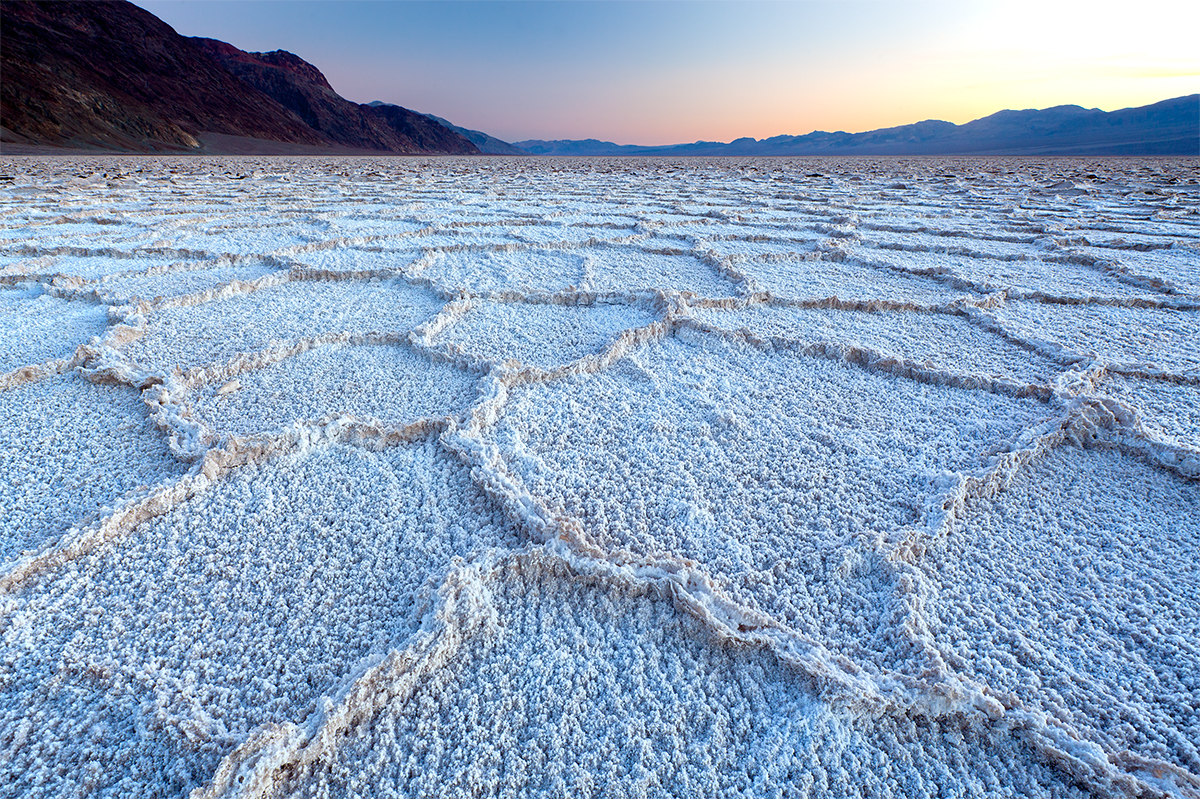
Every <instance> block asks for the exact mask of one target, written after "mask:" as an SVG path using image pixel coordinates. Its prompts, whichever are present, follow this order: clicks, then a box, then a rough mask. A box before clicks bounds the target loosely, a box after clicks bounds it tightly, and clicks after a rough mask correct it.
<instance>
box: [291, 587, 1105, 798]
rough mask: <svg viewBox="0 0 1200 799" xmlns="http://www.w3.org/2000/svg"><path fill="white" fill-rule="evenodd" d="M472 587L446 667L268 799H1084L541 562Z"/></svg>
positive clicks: (1056, 779) (991, 751)
mask: <svg viewBox="0 0 1200 799" xmlns="http://www.w3.org/2000/svg"><path fill="white" fill-rule="evenodd" d="M483 587H484V590H486V592H487V598H488V600H489V601H490V603H491V604H492V605H493V607H490V608H489V609H488V610H489V611H490V613H491V614H494V615H492V616H491V618H489V619H487V620H486V621H485V622H483V623H481V625H480V627H479V628H477V629H476V630H474V631H472V634H470V635H469V636H468V637H467V638H466V640H464V641H463V642H462V643H461V644H460V647H459V649H458V650H457V651H456V652H455V653H454V655H453V657H451V658H450V659H449V660H448V662H447V664H446V666H445V667H444V668H442V669H440V670H438V671H437V672H435V673H433V674H431V675H430V676H429V678H428V679H426V680H423V681H421V682H420V683H418V684H416V685H415V686H414V687H413V689H412V690H411V691H410V692H405V693H403V694H401V695H400V696H397V697H396V698H395V699H394V700H393V701H392V702H391V703H390V704H389V706H387V707H385V708H384V709H383V710H382V712H381V713H380V714H379V715H378V716H376V717H373V718H372V719H371V720H370V721H369V722H367V723H363V724H361V725H358V726H355V727H351V728H348V729H347V730H346V732H345V734H344V735H340V736H338V738H339V740H338V741H337V746H336V749H334V750H333V751H332V752H329V753H328V754H327V755H326V756H325V757H323V758H322V759H321V760H319V761H316V762H314V763H311V764H308V765H306V766H305V767H304V768H302V769H299V770H296V771H294V772H292V773H291V774H290V775H289V776H288V777H287V778H285V779H284V780H283V782H282V785H280V786H279V790H278V793H277V795H281V796H300V797H332V796H355V797H359V796H362V797H366V796H388V797H401V796H405V797H418V796H444V795H446V794H461V795H468V796H469V795H489V796H490V795H499V796H505V795H543V796H581V795H596V796H645V797H649V796H684V795H686V796H705V797H708V796H711V797H717V796H731V795H751V796H754V795H760V794H767V795H776V796H788V797H807V796H848V795H859V794H861V795H869V796H881V797H888V796H896V797H901V796H903V797H941V796H971V795H982V794H988V793H994V792H996V789H997V788H1000V787H1001V786H1004V788H1003V789H1002V790H1007V791H1011V792H1013V793H1019V794H1021V795H1023V796H1062V797H1068V796H1081V795H1083V793H1082V792H1081V791H1079V789H1078V788H1076V787H1075V786H1073V785H1071V784H1070V782H1069V781H1068V780H1065V779H1063V777H1062V775H1060V774H1056V773H1055V772H1054V771H1053V770H1052V769H1050V768H1049V767H1047V766H1046V765H1045V764H1042V763H1039V762H1038V761H1037V758H1036V756H1034V755H1033V754H1032V753H1031V752H1030V751H1029V750H1028V748H1027V747H1026V746H1024V745H1022V743H1021V742H1019V741H1017V740H1013V739H1012V738H1010V737H1008V736H1006V735H1005V734H1003V733H995V732H990V731H985V730H980V729H975V728H972V727H971V726H970V725H965V724H963V723H961V722H958V721H949V722H933V723H930V722H927V721H914V720H911V719H894V718H882V719H869V718H861V717H855V716H854V715H852V714H846V713H844V712H842V711H841V710H839V709H838V708H836V707H833V706H830V705H829V704H827V703H825V702H823V701H821V700H819V699H817V698H816V697H814V696H812V695H811V694H810V693H809V692H808V691H807V690H806V689H805V687H804V675H802V674H798V673H796V672H795V671H793V670H791V669H789V668H787V667H784V666H781V665H780V663H779V662H778V661H776V660H775V658H773V657H771V656H769V655H765V654H764V653H762V652H761V651H755V650H754V649H732V650H731V649H728V648H726V647H723V646H721V645H720V644H719V643H717V642H715V641H713V640H711V638H710V637H709V635H708V634H707V633H706V631H705V630H704V629H703V628H702V627H701V626H700V625H699V624H697V623H696V622H695V621H694V620H692V619H689V618H686V617H681V616H680V615H679V614H678V613H677V612H676V611H675V610H674V609H673V608H672V607H671V604H670V603H669V602H665V601H663V600H662V599H658V598H655V597H653V596H646V595H641V596H638V595H634V596H630V595H628V594H625V593H622V592H619V591H613V590H611V589H609V590H605V589H604V588H601V587H597V586H595V585H589V584H587V583H584V582H581V581H579V580H578V579H577V578H576V579H572V578H571V575H570V574H569V573H567V572H565V571H563V570H560V571H558V572H555V571H554V570H552V568H548V567H547V566H546V565H544V564H539V563H534V564H519V563H515V564H513V565H511V566H507V568H502V569H498V570H497V573H496V574H495V575H494V576H493V577H492V578H491V579H489V580H488V581H487V582H486V583H485V584H484V586H483ZM618 786H619V787H618Z"/></svg>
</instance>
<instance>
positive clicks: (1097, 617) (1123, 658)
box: [922, 447, 1200, 774]
mask: <svg viewBox="0 0 1200 799" xmlns="http://www.w3.org/2000/svg"><path fill="white" fill-rule="evenodd" d="M922 569H924V570H926V571H928V573H929V574H930V578H931V579H932V580H933V582H934V584H935V585H936V587H937V589H936V590H937V598H936V602H934V603H933V605H932V606H931V609H932V610H933V615H934V618H935V621H934V622H933V623H932V624H931V629H930V635H931V636H932V637H933V639H934V640H935V641H936V642H937V646H938V647H939V648H940V649H941V650H942V651H943V652H944V654H945V656H946V658H947V661H948V662H949V663H950V665H951V666H952V667H953V668H955V669H956V670H960V671H962V672H964V673H966V674H970V675H971V676H972V677H974V678H976V679H979V680H981V681H983V682H986V683H987V684H988V685H990V686H991V687H992V688H993V690H995V691H997V692H1006V693H1011V694H1012V695H1013V696H1015V697H1016V698H1017V700H1019V701H1020V702H1021V703H1022V704H1024V705H1025V706H1026V707H1031V708H1037V709H1039V710H1041V711H1043V712H1046V713H1048V714H1049V715H1050V716H1052V717H1055V718H1059V719H1062V720H1063V721H1065V722H1067V723H1070V724H1072V725H1073V726H1075V727H1076V728H1078V729H1080V730H1081V731H1084V732H1085V733H1086V734H1087V735H1088V737H1090V738H1092V739H1093V740H1099V741H1101V742H1102V744H1103V746H1104V747H1105V749H1106V750H1108V751H1110V752H1114V753H1116V752H1122V751H1125V750H1131V751H1133V752H1134V753H1136V754H1139V755H1142V756H1145V757H1152V758H1156V759H1160V760H1165V761H1167V762H1170V763H1173V764H1175V765H1177V766H1180V767H1182V768H1183V769H1186V770H1187V771H1190V772H1191V773H1193V774H1196V773H1200V750H1198V748H1197V744H1198V742H1200V681H1197V679H1196V677H1197V674H1198V672H1197V670H1196V665H1197V664H1198V663H1200V615H1197V614H1196V613H1195V609H1196V607H1197V603H1198V602H1200V487H1198V486H1197V484H1196V482H1195V481H1187V480H1182V479H1181V478H1179V477H1178V476H1176V475H1172V474H1169V473H1165V472H1162V471H1159V470H1155V469H1153V468H1151V467H1149V466H1147V465H1146V464H1144V463H1141V462H1139V461H1137V460H1135V459H1132V458H1129V457H1126V456H1121V455H1116V454H1114V453H1111V452H1104V451H1100V450H1089V451H1085V450H1082V449H1078V448H1074V447H1070V448H1063V449H1060V450H1057V451H1055V452H1054V453H1052V454H1051V455H1049V456H1047V457H1046V458H1045V459H1044V460H1043V461H1041V462H1040V463H1038V464H1037V465H1036V466H1034V467H1033V468H1031V469H1029V470H1028V471H1027V472H1025V473H1023V474H1021V475H1019V476H1018V477H1016V478H1015V479H1014V480H1013V482H1012V484H1011V485H1010V486H1009V487H1008V490H1007V491H1005V492H1004V493H1003V494H1000V495H998V496H996V497H994V498H992V499H990V500H977V501H972V502H970V503H968V507H967V512H966V514H965V518H964V521H963V523H961V524H958V525H955V527H954V529H952V530H951V532H950V533H949V535H948V536H947V537H946V539H945V542H944V545H943V546H942V547H940V548H938V549H936V550H934V551H932V552H931V553H930V555H929V557H928V559H927V560H926V561H925V562H924V563H923V564H922Z"/></svg>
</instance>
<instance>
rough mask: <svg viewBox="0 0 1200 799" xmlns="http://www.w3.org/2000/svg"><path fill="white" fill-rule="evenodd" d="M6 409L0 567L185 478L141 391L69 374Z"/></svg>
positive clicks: (0, 401) (25, 392)
mask: <svg viewBox="0 0 1200 799" xmlns="http://www.w3.org/2000/svg"><path fill="white" fill-rule="evenodd" d="M0 406H2V407H3V408H4V418H5V423H4V425H3V426H2V427H0V475H4V477H3V479H0V507H3V508H4V513H3V514H2V515H0V562H3V563H10V562H11V561H13V560H14V559H15V558H16V557H17V556H19V555H20V554H21V553H22V552H23V551H33V550H36V549H38V548H40V547H41V546H43V545H45V544H47V543H49V542H51V541H53V540H55V539H57V538H58V537H59V536H61V535H62V534H63V533H65V532H66V531H67V530H68V529H70V528H71V526H73V525H77V524H86V523H89V522H94V521H95V520H96V518H97V516H98V514H100V513H101V511H102V508H104V507H105V506H109V505H113V504H115V503H116V502H117V501H118V500H120V499H122V498H123V497H125V496H127V495H129V494H130V493H131V492H136V491H137V489H139V488H148V487H151V486H154V485H155V484H157V483H160V482H162V481H163V480H167V479H170V478H174V477H178V476H179V475H181V474H182V473H183V472H184V471H186V467H185V466H184V465H183V464H180V463H179V462H178V461H176V460H175V459H174V458H172V457H171V454H170V452H169V451H168V450H167V444H166V440H165V439H164V438H163V436H162V434H161V433H160V431H159V430H157V429H156V428H155V426H154V424H153V423H152V422H151V421H150V414H149V412H148V410H147V408H146V405H145V403H143V402H142V399H141V396H140V392H139V391H137V389H133V388H129V387H127V386H96V385H92V384H90V383H87V382H85V381H83V380H81V379H80V378H79V377H78V376H76V375H64V376H62V377H53V378H48V379H46V380H43V381H40V382H32V383H26V384H24V385H20V386H17V387H16V388H13V389H11V390H9V391H4V392H0Z"/></svg>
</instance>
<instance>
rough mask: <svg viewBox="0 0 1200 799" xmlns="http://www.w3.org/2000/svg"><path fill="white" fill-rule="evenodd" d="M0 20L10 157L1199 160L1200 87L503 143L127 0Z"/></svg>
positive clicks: (0, 8) (7, 0) (1, 141)
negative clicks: (349, 91)
mask: <svg viewBox="0 0 1200 799" xmlns="http://www.w3.org/2000/svg"><path fill="white" fill-rule="evenodd" d="M0 17H2V19H0V36H2V37H3V38H2V41H0V146H2V147H3V150H4V151H5V152H9V153H19V152H37V151H48V152H54V151H77V152H139V153H207V154H250V153H256V154H276V153H277V154H323V153H344V154H353V153H361V154H369V153H395V154H414V153H436V154H456V155H474V154H480V153H483V154H495V155H570V156H580V155H596V156H609V155H669V156H688V155H703V156H724V155H729V156H771V155H790V156H808V155H812V156H819V155H1191V156H1195V155H1200V94H1192V95H1188V96H1186V97H1178V98H1174V99H1171V100H1164V101H1162V102H1159V103H1155V104H1153V105H1148V106H1143V107H1140V108H1126V109H1122V110H1119V111H1111V112H1105V111H1101V110H1099V109H1095V108H1093V109H1085V108H1082V107H1080V106H1075V105H1063V106H1056V107H1054V108H1047V109H1044V110H1032V109H1031V110H1024V111H1000V112H998V113H996V114H992V115H991V116H987V117H984V118H982V119H977V120H975V121H973V122H968V123H966V124H964V125H955V124H953V123H950V122H943V121H939V120H926V121H924V122H917V123H915V124H911V125H902V126H899V127H893V128H884V129H881V130H873V131H868V132H865V133H845V132H840V131H839V132H836V133H827V132H824V131H817V132H814V133H809V134H806V135H803V136H774V137H771V138H768V139H753V138H741V139H736V140H734V141H732V142H728V143H723V142H707V141H698V142H694V143H691V144H677V145H667V146H653V147H647V146H638V145H619V144H614V143H612V142H603V141H597V140H596V139H586V140H568V141H563V140H558V141H544V140H529V141H520V142H515V143H508V142H505V141H501V140H500V139H498V138H496V137H494V136H490V135H488V134H487V133H484V132H482V131H477V130H470V129H468V128H463V127H459V126H457V125H454V124H452V123H450V122H448V121H447V120H445V119H442V118H441V117H437V116H434V115H432V114H422V113H418V112H416V111H412V110H409V109H407V108H403V107H401V106H398V105H392V104H390V103H384V102H381V101H378V100H377V101H375V102H372V103H367V104H360V103H354V102H351V101H350V100H347V99H345V98H343V97H341V96H340V95H339V94H338V93H337V92H336V91H335V90H334V89H333V87H332V86H331V85H330V84H329V81H328V80H326V78H325V76H324V75H323V74H322V73H321V71H320V70H319V69H318V68H317V67H315V66H313V65H312V64H310V63H308V62H307V61H305V60H303V59H302V58H300V57H299V56H296V55H294V54H292V53H289V52H286V51H284V50H275V51H273V52H268V53H251V52H246V51H243V50H240V49H238V48H237V47H234V46H233V45H231V44H228V43H226V42H221V41H217V40H215V39H203V38H188V37H184V36H181V35H180V34H178V33H176V32H175V31H174V30H173V29H172V28H171V27H170V26H169V25H167V24H166V23H164V22H163V21H161V20H160V19H158V18H157V17H155V16H154V15H153V14H151V13H149V12H148V11H145V10H143V9H141V8H139V7H138V6H135V5H133V4H132V3H129V2H125V0H54V1H53V2H45V1H40V2H39V1H36V0H3V2H0Z"/></svg>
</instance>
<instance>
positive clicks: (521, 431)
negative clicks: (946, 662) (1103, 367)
mask: <svg viewBox="0 0 1200 799" xmlns="http://www.w3.org/2000/svg"><path fill="white" fill-rule="evenodd" d="M685 338H686V339H687V340H680V339H678V338H674V339H668V340H666V341H663V342H659V343H654V344H650V345H647V346H646V347H644V348H642V349H639V350H637V351H635V352H633V353H632V354H631V355H629V356H628V357H627V358H625V359H623V360H622V361H620V362H619V363H618V364H616V365H615V366H613V367H612V368H610V369H609V370H607V371H605V372H603V373H600V374H597V375H592V376H587V377H580V378H572V379H570V380H563V381H559V382H555V383H548V384H543V385H535V386H530V387H528V388H522V389H520V390H514V391H513V392H512V396H511V397H510V401H509V402H510V404H509V405H508V407H507V409H506V411H505V415H504V417H503V418H502V419H501V421H500V422H499V424H498V425H497V426H496V428H495V430H494V432H493V433H491V434H490V437H492V438H494V440H495V441H496V443H497V444H498V446H499V448H500V451H501V453H503V455H504V457H505V460H506V461H507V464H508V468H509V469H510V470H511V471H512V472H513V473H514V474H515V475H516V476H517V477H519V478H520V479H521V481H522V483H523V484H524V485H525V487H526V488H527V489H528V490H529V491H530V492H531V493H532V494H533V496H534V497H536V498H537V499H538V500H539V501H540V502H542V503H543V504H544V505H545V506H547V507H548V508H551V509H552V510H554V511H556V512H565V513H567V514H570V515H571V516H573V517H575V518H578V519H580V520H581V522H582V523H583V526H584V529H585V531H586V532H587V534H588V535H590V536H592V537H594V538H595V540H596V541H597V542H598V543H600V544H601V545H602V546H604V547H606V548H611V549H629V550H632V551H634V552H637V553H642V554H650V555H670V556H675V557H681V558H690V559H694V560H696V561H698V562H699V563H701V564H703V568H704V569H705V570H707V571H708V572H709V573H711V574H712V575H713V576H715V577H716V578H717V579H718V581H719V582H720V583H721V584H722V586H724V587H725V588H726V589H727V590H729V591H730V592H731V593H732V594H733V595H734V596H735V597H736V598H737V599H738V600H740V601H742V602H745V603H746V604H748V605H749V606H751V607H754V608H757V609H760V610H762V611H763V612H766V613H768V614H770V615H771V616H773V617H775V618H777V619H781V620H783V621H784V622H785V623H786V624H788V625H790V626H792V627H794V628H796V629H797V630H799V631H801V632H802V633H804V634H805V635H808V636H811V637H813V638H816V639H817V640H819V641H820V642H822V643H824V644H826V645H827V646H830V647H831V648H834V649H837V650H839V651H843V652H846V653H852V654H854V656H856V657H859V658H863V659H866V660H873V659H878V660H879V661H880V662H883V661H885V660H887V659H889V658H891V657H893V656H894V655H895V652H894V651H893V647H894V646H895V643H894V642H893V641H891V637H892V636H893V634H894V633H895V630H892V629H890V628H889V625H888V624H887V623H886V622H885V619H886V617H887V614H888V613H889V610H890V606H891V601H892V593H893V589H894V586H893V578H894V574H893V572H892V570H891V569H890V567H889V566H888V565H887V563H886V562H885V561H884V560H883V558H882V557H880V555H879V554H878V552H877V550H876V544H875V542H876V540H877V539H879V538H880V537H882V536H884V535H886V533H887V532H889V531H892V530H897V529H902V528H904V527H906V526H908V525H919V524H922V523H923V515H924V507H925V502H926V501H927V500H928V498H929V497H930V495H931V493H932V492H933V488H932V482H933V481H934V480H935V479H936V478H939V477H941V476H942V475H945V474H948V473H950V472H953V471H956V470H967V471H970V470H973V469H976V468H978V467H981V466H982V465H983V464H984V456H985V455H986V454H987V453H988V452H989V450H992V449H993V448H997V447H1000V446H1002V445H1005V444H1006V443H1008V442H1009V441H1010V440H1011V439H1012V438H1014V437H1015V436H1016V434H1017V433H1018V432H1019V431H1020V430H1022V429H1023V428H1024V427H1028V426H1030V425H1031V424H1033V423H1035V422H1037V421H1039V420H1040V419H1042V418H1043V417H1045V416H1046V415H1047V414H1048V410H1047V407H1046V406H1045V405H1044V404H1043V403H1041V402H1038V401H1035V400H1017V399H1013V398H1009V397H1001V396H995V395H990V394H985V393H982V392H974V391H965V390H961V389H953V388H948V387H945V386H935V385H927V384H923V383H917V382H914V381H911V380H904V379H900V378H895V377H892V376H888V375H879V374H872V373H870V372H867V371H865V370H862V369H859V368H856V367H852V366H849V365H847V364H845V363H842V362H836V361H831V360H825V359H819V358H814V357H802V356H796V355H790V354H786V353H784V354H771V355H768V354H765V353H762V352H759V351H758V350H755V349H753V348H751V347H748V346H744V345H740V344H735V343H723V342H721V341H720V340H718V339H717V338H715V337H712V336H707V335H705V334H700V333H695V334H691V335H688V336H685ZM893 665H896V664H893Z"/></svg>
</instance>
